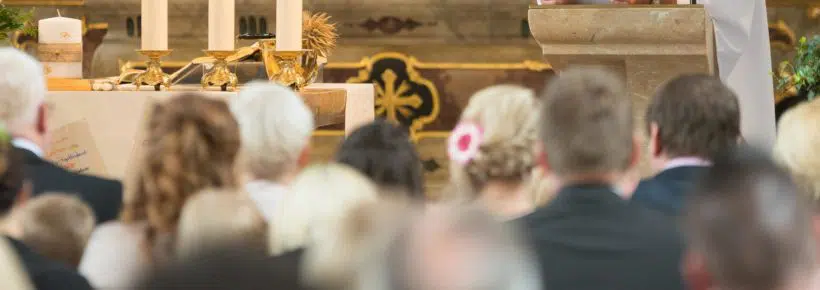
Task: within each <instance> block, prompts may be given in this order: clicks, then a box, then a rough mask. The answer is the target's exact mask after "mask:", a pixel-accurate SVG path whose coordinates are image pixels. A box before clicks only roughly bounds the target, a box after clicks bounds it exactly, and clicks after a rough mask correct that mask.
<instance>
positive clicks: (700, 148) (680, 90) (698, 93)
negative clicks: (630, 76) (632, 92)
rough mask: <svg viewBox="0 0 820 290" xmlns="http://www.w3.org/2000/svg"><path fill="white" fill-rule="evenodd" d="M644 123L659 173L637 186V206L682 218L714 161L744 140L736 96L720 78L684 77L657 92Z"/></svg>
mask: <svg viewBox="0 0 820 290" xmlns="http://www.w3.org/2000/svg"><path fill="white" fill-rule="evenodd" d="M645 121H646V126H647V129H648V130H649V153H650V154H649V155H650V156H651V161H652V167H653V168H654V169H655V170H657V171H659V173H658V174H657V175H655V176H654V177H652V178H649V179H646V180H644V181H642V182H641V183H640V184H639V185H638V187H637V189H636V190H635V193H634V195H633V196H632V202H634V203H636V204H639V205H641V206H645V207H648V208H651V209H654V210H658V211H660V212H663V213H665V214H667V215H670V216H678V215H679V214H680V211H681V206H682V205H683V200H684V198H685V196H686V195H687V194H688V193H689V192H690V191H691V190H692V189H693V188H694V187H695V185H696V184H697V182H698V180H700V177H701V176H702V175H703V174H704V173H705V172H706V171H707V170H708V166H709V164H710V161H711V159H712V158H713V157H714V156H716V155H717V154H720V153H721V152H723V151H726V150H729V149H731V148H733V147H734V146H736V145H737V143H738V140H739V139H740V106H739V105H738V99H737V96H736V95H735V93H734V92H732V90H731V89H729V88H728V87H726V86H725V85H724V84H723V83H721V81H720V80H719V79H717V78H714V77H711V76H706V75H684V76H681V77H678V78H675V79H673V80H671V81H669V82H668V83H667V84H665V85H664V86H662V87H661V88H660V89H659V90H658V92H657V93H656V94H655V96H654V97H653V98H652V101H651V103H650V104H649V106H648V108H647V110H646V120H645Z"/></svg>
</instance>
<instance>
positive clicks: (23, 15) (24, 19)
mask: <svg viewBox="0 0 820 290" xmlns="http://www.w3.org/2000/svg"><path fill="white" fill-rule="evenodd" d="M1 2H3V1H2V0H0V45H1V44H8V41H9V36H10V35H11V34H12V33H15V32H17V31H21V32H23V33H25V34H27V35H34V34H36V33H37V28H36V27H35V26H34V25H33V24H32V20H33V19H34V10H33V9H32V10H24V9H21V8H14V7H7V6H6V5H3V4H2V3H1Z"/></svg>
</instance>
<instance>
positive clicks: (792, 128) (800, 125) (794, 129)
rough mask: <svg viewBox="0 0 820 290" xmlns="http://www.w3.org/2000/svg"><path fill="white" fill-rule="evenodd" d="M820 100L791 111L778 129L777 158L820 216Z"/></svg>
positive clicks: (775, 151)
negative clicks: (818, 149) (819, 147)
mask: <svg viewBox="0 0 820 290" xmlns="http://www.w3.org/2000/svg"><path fill="white" fill-rule="evenodd" d="M818 128H820V100H818V99H815V100H812V101H809V102H805V103H803V104H800V105H798V106H797V107H795V108H792V109H791V110H789V111H787V112H786V113H785V114H784V115H783V117H781V118H780V122H779V123H778V127H777V129H778V130H777V142H776V143H775V148H774V155H775V158H776V159H777V161H778V162H779V163H780V164H782V165H783V166H785V167H786V168H787V169H788V171H789V173H791V175H792V177H793V178H794V180H795V182H797V185H798V186H799V187H800V189H801V190H803V191H804V192H805V193H806V195H807V196H809V197H810V198H811V200H812V201H813V202H814V210H815V213H817V214H820V152H818V151H817V148H818V146H820V130H818Z"/></svg>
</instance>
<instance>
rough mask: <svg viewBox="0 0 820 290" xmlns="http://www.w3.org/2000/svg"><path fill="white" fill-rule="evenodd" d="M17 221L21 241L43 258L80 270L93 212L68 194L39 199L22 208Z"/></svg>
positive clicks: (48, 195)
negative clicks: (78, 267)
mask: <svg viewBox="0 0 820 290" xmlns="http://www.w3.org/2000/svg"><path fill="white" fill-rule="evenodd" d="M16 218H17V219H18V220H19V222H20V225H21V229H22V235H21V236H20V237H19V238H20V240H21V241H22V242H23V243H24V244H26V245H27V246H29V247H31V248H32V249H33V250H35V251H36V252H38V253H40V254H41V255H43V256H45V257H47V258H49V259H51V260H54V261H59V262H62V263H64V264H66V265H69V266H72V267H77V266H78V265H79V264H80V258H82V256H83V252H84V251H85V246H86V243H88V238H89V237H90V236H91V231H92V230H93V229H94V224H95V223H96V222H95V218H94V213H93V212H92V211H91V208H90V207H88V205H87V204H85V202H83V201H82V200H80V199H79V198H77V197H75V196H72V195H68V194H56V193H55V194H44V195H40V196H38V197H36V198H34V199H32V200H31V201H29V202H28V203H26V204H25V205H23V207H22V208H21V210H20V212H19V213H17V216H16Z"/></svg>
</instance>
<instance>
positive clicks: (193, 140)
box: [80, 94, 239, 289]
mask: <svg viewBox="0 0 820 290" xmlns="http://www.w3.org/2000/svg"><path fill="white" fill-rule="evenodd" d="M148 136H149V137H148V142H146V147H145V150H144V155H143V156H142V158H141V159H140V160H139V162H140V163H141V164H140V165H139V167H138V171H137V173H136V181H135V183H134V185H133V186H132V187H131V190H130V191H129V192H128V193H127V194H126V199H125V203H124V205H123V211H122V214H121V216H120V221H119V222H114V223H110V224H106V225H102V226H100V227H99V228H98V229H97V230H95V232H94V233H93V234H92V236H91V239H90V241H89V242H88V247H87V249H86V253H85V256H83V259H82V261H81V262H80V272H81V273H83V274H84V275H85V276H86V277H87V278H88V279H89V280H90V281H91V283H92V284H93V285H94V286H95V287H96V288H110V289H125V288H128V287H131V286H132V285H133V283H134V282H135V279H139V278H140V276H141V275H142V272H143V271H145V270H146V269H148V268H151V267H154V266H156V265H157V264H161V263H162V262H165V260H167V259H168V258H169V257H172V256H173V250H174V249H173V248H174V233H175V232H176V229H177V224H178V221H179V217H180V213H181V211H182V206H183V205H184V204H185V202H186V201H187V200H188V197H189V196H191V195H193V194H194V193H196V192H199V191H200V190H203V189H206V188H227V189H235V188H236V187H237V178H236V176H235V172H234V161H235V159H236V156H237V153H238V151H239V128H238V125H237V122H236V120H234V118H233V116H232V115H231V112H230V110H229V109H228V106H227V105H226V104H225V103H224V102H222V101H219V100H213V99H209V98H207V97H205V96H202V95H196V94H185V95H180V96H177V97H175V98H173V99H171V100H170V101H168V102H167V103H165V104H159V105H156V106H155V108H154V112H153V114H152V115H151V119H150V122H149V125H148Z"/></svg>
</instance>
